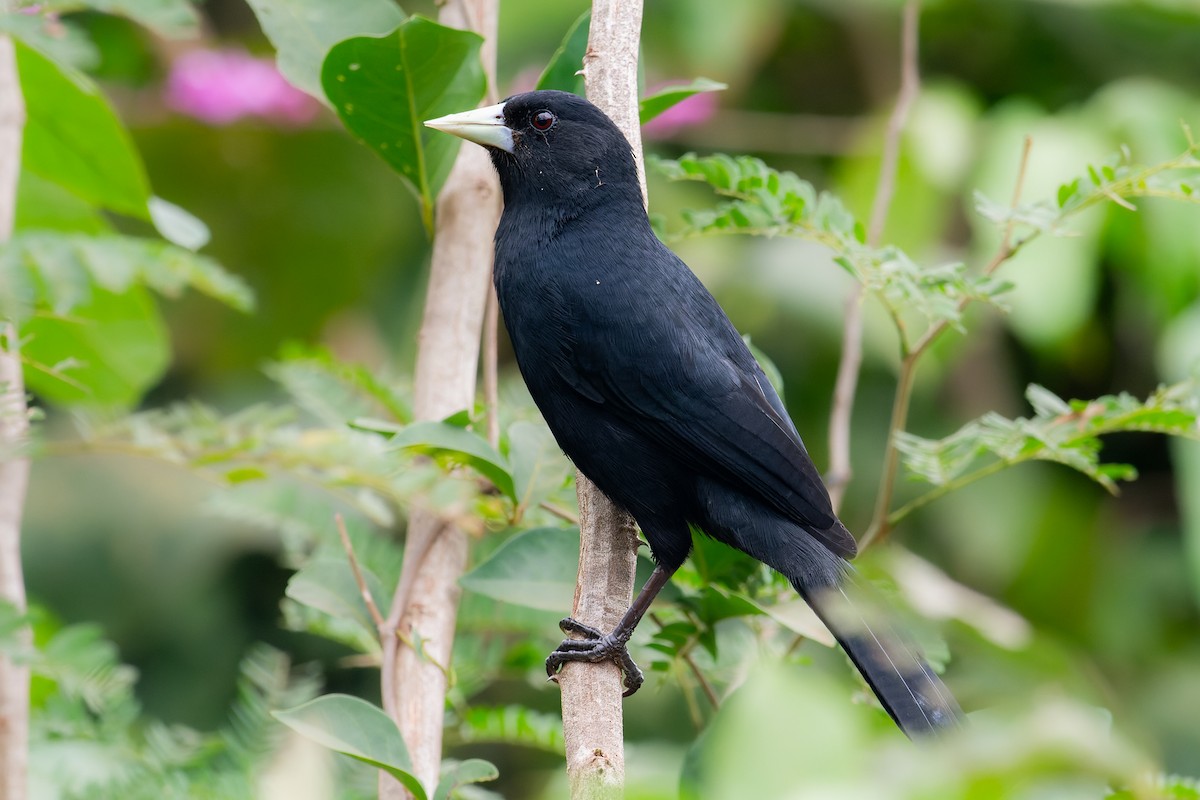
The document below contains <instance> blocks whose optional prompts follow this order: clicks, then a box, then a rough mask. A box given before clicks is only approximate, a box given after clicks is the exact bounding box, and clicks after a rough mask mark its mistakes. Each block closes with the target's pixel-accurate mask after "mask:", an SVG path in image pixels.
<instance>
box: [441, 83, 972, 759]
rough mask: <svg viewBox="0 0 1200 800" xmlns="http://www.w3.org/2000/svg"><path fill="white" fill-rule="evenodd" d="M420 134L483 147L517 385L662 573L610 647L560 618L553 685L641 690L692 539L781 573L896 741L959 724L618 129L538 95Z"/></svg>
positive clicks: (577, 107) (457, 117)
mask: <svg viewBox="0 0 1200 800" xmlns="http://www.w3.org/2000/svg"><path fill="white" fill-rule="evenodd" d="M426 124H427V125H429V126H430V127H432V128H436V129H438V130H441V131H445V132H446V133H451V134H454V135H456V136H461V137H462V138H464V139H467V140H469V141H472V142H476V143H478V144H481V145H483V146H484V147H486V148H487V150H488V153H489V154H490V156H491V159H492V163H493V164H494V165H495V168H496V171H497V172H498V173H499V176H500V186H501V188H502V190H503V194H504V213H503V215H502V216H501V218H500V225H499V228H498V229H497V231H496V262H495V275H494V278H495V284H496V292H497V295H498V297H499V300H500V308H501V310H502V312H503V314H504V321H505V324H506V326H507V327H508V332H509V335H510V337H511V339H512V345H513V350H514V352H515V354H516V358H517V364H518V365H519V367H520V369H521V374H522V376H523V377H524V379H525V383H526V384H527V385H528V386H529V391H530V393H531V394H532V395H533V399H534V402H535V403H537V406H538V408H539V409H540V410H541V412H542V414H543V416H545V418H546V422H547V424H548V425H549V426H550V430H551V431H552V432H553V433H554V436H555V438H556V439H557V440H558V443H559V445H560V446H561V447H562V449H563V451H564V452H565V453H566V454H567V456H568V457H570V459H571V460H572V461H574V462H575V465H576V466H577V467H578V468H579V469H580V471H582V472H583V474H584V475H586V476H587V477H588V478H589V479H591V480H592V481H593V482H594V483H595V484H596V485H597V486H598V487H599V488H600V489H601V491H603V492H604V493H605V494H606V495H608V497H609V498H611V499H612V500H613V501H614V502H615V503H617V504H618V505H620V506H622V507H623V508H625V509H626V510H627V511H629V513H630V514H632V515H633V517H634V519H636V520H637V523H638V525H639V527H640V528H641V530H642V533H643V534H644V535H645V537H646V541H647V542H648V543H649V545H650V549H651V551H652V552H653V554H654V558H655V560H656V562H657V565H658V566H657V568H656V569H655V571H654V573H653V574H652V575H651V577H650V579H649V580H648V581H647V582H646V585H645V586H644V587H643V588H642V590H641V592H640V593H639V594H638V596H637V598H636V599H635V600H634V602H633V604H632V605H631V606H630V608H629V611H628V612H627V613H626V614H625V617H624V618H623V619H622V620H621V622H620V624H619V625H618V626H617V628H616V629H615V630H613V631H612V632H611V633H609V634H605V633H603V632H602V631H598V630H596V629H594V628H590V627H588V626H585V625H582V624H580V623H578V622H576V621H574V620H570V619H568V620H564V621H563V631H564V632H565V633H567V634H568V635H574V636H577V637H580V638H578V639H568V640H567V641H564V642H563V644H562V645H561V646H560V647H559V649H558V650H556V651H555V652H553V653H551V655H550V657H549V658H548V659H547V660H546V668H547V672H548V673H549V674H551V675H554V674H555V673H556V672H557V670H558V668H559V667H560V666H561V665H562V664H563V663H564V662H566V661H600V660H606V659H611V660H614V661H616V662H617V664H618V665H620V666H621V668H622V670H623V672H624V674H625V686H626V689H627V691H626V695H629V694H632V693H633V692H635V691H636V690H637V688H638V687H639V686H640V685H641V683H642V675H641V671H640V670H639V669H638V668H637V666H636V665H635V664H634V663H633V660H632V659H631V658H630V657H629V653H628V651H627V649H626V643H627V642H628V641H629V638H630V636H631V634H632V633H633V629H634V627H635V626H636V625H637V623H638V622H639V621H640V620H641V618H642V615H643V614H645V612H646V610H647V608H648V607H649V606H650V603H651V601H652V600H653V599H654V596H655V595H656V594H657V593H658V591H659V590H660V589H661V588H662V587H663V585H664V584H666V582H667V581H668V580H669V579H670V576H671V575H672V573H674V572H675V570H676V569H678V568H679V566H680V565H681V564H682V563H683V561H684V559H686V558H687V556H688V553H689V552H690V551H691V547H692V528H693V527H695V528H697V529H699V530H701V531H703V532H704V533H705V534H707V535H708V536H711V537H713V538H714V539H717V540H718V541H721V542H724V543H725V544H728V545H730V546H731V547H735V548H737V549H738V550H741V551H742V552H744V553H749V554H750V555H751V556H753V557H754V558H757V559H758V560H759V561H762V562H764V563H766V564H768V565H770V566H771V567H773V568H774V569H776V570H778V571H779V572H781V573H783V575H785V576H786V577H787V578H788V579H789V580H790V581H791V583H792V585H793V586H794V587H795V588H796V591H798V592H799V593H800V595H801V596H802V597H803V598H804V599H805V600H806V601H807V602H808V604H809V605H811V606H812V608H813V609H814V610H815V611H816V613H817V614H818V615H819V616H820V617H821V619H822V620H823V621H824V622H825V624H826V625H827V626H828V627H829V629H830V630H831V631H832V632H833V634H834V636H835V637H836V638H837V640H838V641H839V642H840V643H841V645H842V647H843V648H844V649H845V650H846V652H847V653H848V654H849V656H850V658H851V660H852V661H853V662H854V664H855V665H856V666H857V667H858V669H859V671H860V672H861V673H862V674H863V676H864V677H865V678H866V680H867V683H868V684H869V685H870V686H871V688H872V690H874V692H875V694H876V695H877V696H878V697H879V700H880V702H881V703H882V704H883V707H884V708H885V709H886V710H887V712H888V713H889V714H890V715H891V716H892V719H894V720H895V721H896V724H897V725H899V726H900V728H901V729H902V730H903V731H904V732H905V733H906V734H908V735H910V736H912V735H916V734H922V733H928V732H938V731H941V730H942V729H946V728H952V727H956V726H957V725H959V724H960V720H961V716H962V712H961V711H960V710H959V707H958V705H957V703H956V702H955V701H954V698H953V697H952V696H951V694H950V692H949V691H948V690H947V689H946V687H945V686H944V685H943V684H942V682H941V681H940V680H939V679H938V678H937V676H936V675H935V674H934V673H933V670H932V669H931V668H930V667H929V665H928V664H927V663H926V662H925V660H924V659H923V658H922V657H921V656H920V655H919V654H918V653H917V652H916V650H915V648H914V647H913V646H912V645H910V644H909V643H908V642H907V641H906V640H905V639H904V638H903V637H902V636H900V635H899V634H898V633H897V632H896V631H895V630H894V629H893V628H892V627H891V626H890V625H889V624H888V623H887V622H886V621H881V620H880V619H879V618H878V615H877V614H874V613H872V614H871V615H870V616H871V620H870V623H869V624H868V622H867V620H866V618H865V614H866V611H865V609H867V608H869V607H870V604H867V603H863V602H862V601H861V599H860V598H861V597H862V596H863V593H864V587H863V585H862V581H861V580H860V579H858V578H856V577H855V574H854V571H853V569H852V567H850V565H849V564H848V563H847V559H850V558H853V557H854V555H855V553H856V551H857V545H856V544H855V541H854V537H852V536H851V535H850V532H849V531H847V530H846V528H845V526H844V525H842V523H841V522H840V521H839V520H838V518H837V516H836V515H835V514H834V512H833V508H832V506H831V504H830V501H829V494H828V492H827V490H826V489H825V485H824V484H823V483H822V482H821V476H820V475H819V474H818V472H817V469H816V467H815V466H814V465H813V463H812V461H811V459H810V458H809V456H808V453H807V452H806V451H805V449H804V443H803V442H802V441H801V440H800V435H799V434H798V433H797V432H796V428H795V426H794V425H793V424H792V421H791V419H790V418H789V417H788V415H787V412H786V410H785V409H784V406H783V403H782V401H781V400H780V399H779V396H778V395H777V394H776V393H775V390H774V389H773V388H772V387H771V384H770V383H769V382H768V381H767V378H766V376H765V375H764V374H763V371H762V369H761V368H760V367H759V365H758V363H757V362H756V361H755V359H754V357H753V356H752V355H751V354H750V351H749V349H747V347H746V345H745V343H744V342H743V341H742V337H741V336H739V335H738V332H737V330H736V329H735V328H734V326H733V323H731V322H730V321H729V318H728V317H727V316H725V313H724V312H723V311H722V310H721V307H720V306H719V305H718V304H717V302H716V300H714V299H713V297H712V295H710V294H709V293H708V291H707V290H706V289H705V288H704V286H703V284H701V283H700V280H699V279H698V278H697V277H696V276H695V275H694V274H693V273H692V271H691V270H690V269H688V267H687V265H686V264H684V263H683V262H682V261H681V260H680V259H679V258H678V257H677V256H676V255H675V254H674V253H673V252H671V250H669V249H668V248H667V247H666V246H665V245H663V244H662V242H660V241H659V240H658V238H657V237H656V236H655V235H654V232H653V231H652V230H651V227H650V222H649V219H648V218H647V215H646V210H645V207H644V205H643V202H642V194H641V189H640V185H639V182H638V177H637V171H636V167H635V162H634V158H633V153H632V151H631V149H630V146H629V143H628V141H627V140H626V139H625V137H624V136H623V135H622V133H621V132H620V130H619V129H618V128H617V126H616V125H615V124H614V123H613V122H612V121H611V120H610V119H609V118H608V117H607V116H605V115H604V113H603V112H601V111H600V110H599V109H598V108H596V107H595V106H593V105H592V104H591V103H589V102H588V101H586V100H584V99H583V98H581V97H578V96H576V95H573V94H568V93H566V92H551V91H538V92H529V93H527V94H519V95H515V96H513V97H510V98H508V99H507V100H505V101H504V102H503V103H499V104H497V105H494V106H490V107H488V108H481V109H477V110H474V111H468V112H465V113H461V114H452V115H450V116H446V117H441V118H439V119H435V120H430V121H429V122H427V123H426ZM852 596H854V597H855V600H853V601H852V600H851V597H852Z"/></svg>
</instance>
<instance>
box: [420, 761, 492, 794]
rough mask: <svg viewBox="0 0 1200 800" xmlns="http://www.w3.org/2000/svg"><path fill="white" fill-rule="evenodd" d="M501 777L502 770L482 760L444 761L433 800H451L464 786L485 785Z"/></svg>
mask: <svg viewBox="0 0 1200 800" xmlns="http://www.w3.org/2000/svg"><path fill="white" fill-rule="evenodd" d="M499 777H500V770H498V769H496V765H495V764H493V763H492V762H490V761H484V760H483V759H482V758H468V759H467V760H466V761H449V760H447V761H443V762H442V776H441V780H440V781H439V782H438V786H437V791H435V792H434V793H433V800H450V796H451V795H452V794H453V793H454V791H455V790H456V789H458V788H459V787H460V786H462V785H463V784H467V783H483V782H484V781H494V780H496V778H499Z"/></svg>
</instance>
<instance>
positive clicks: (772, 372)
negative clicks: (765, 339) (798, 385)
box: [742, 335, 784, 400]
mask: <svg viewBox="0 0 1200 800" xmlns="http://www.w3.org/2000/svg"><path fill="white" fill-rule="evenodd" d="M742 341H744V342H745V343H746V347H748V348H750V354H751V355H752V356H754V360H755V361H757V362H758V366H759V367H760V368H761V369H762V371H763V374H764V375H766V376H767V380H768V381H770V382H771V386H772V387H773V388H774V389H775V394H777V395H779V399H780V400H782V399H784V394H783V373H782V372H780V371H779V367H778V366H776V365H775V362H774V361H772V360H771V357H770V356H768V355H767V354H766V353H764V352H763V351H762V350H759V349H758V348H757V347H755V346H754V344H753V343H752V342H751V341H750V337H749V335H745V336H742Z"/></svg>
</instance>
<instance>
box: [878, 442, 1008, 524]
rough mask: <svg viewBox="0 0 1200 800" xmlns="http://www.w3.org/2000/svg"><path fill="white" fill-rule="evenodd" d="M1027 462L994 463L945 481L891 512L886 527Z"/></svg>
mask: <svg viewBox="0 0 1200 800" xmlns="http://www.w3.org/2000/svg"><path fill="white" fill-rule="evenodd" d="M1027 460H1028V459H1017V460H1014V461H995V462H993V463H991V464H988V465H987V466H986V467H981V468H980V469H977V470H975V471H974V472H968V473H967V474H966V475H960V476H958V477H957V478H955V479H954V480H952V481H947V482H945V483H943V484H942V485H941V486H938V487H936V488H934V489H931V490H930V491H928V492H926V493H925V494H923V495H921V496H920V497H918V498H916V499H915V500H910V501H909V502H908V503H906V504H904V505H903V506H901V507H900V508H898V509H896V510H895V511H893V512H892V513H890V514H888V516H887V526H888V528H894V527H896V525H898V524H899V523H900V520H902V519H904V518H905V517H907V516H908V515H909V514H911V513H912V512H914V511H916V510H917V509H919V508H923V507H924V506H926V505H928V504H929V503H932V502H933V501H934V500H938V499H940V498H942V497H944V496H945V495H947V494H949V493H950V492H953V491H955V490H957V489H961V488H963V487H964V486H968V485H970V484H972V483H974V482H975V481H977V480H980V479H981V478H986V477H988V476H989V475H995V474H996V473H997V472H1000V471H1002V470H1005V469H1008V468H1009V467H1011V466H1015V465H1016V464H1020V463H1022V462H1023V461H1027Z"/></svg>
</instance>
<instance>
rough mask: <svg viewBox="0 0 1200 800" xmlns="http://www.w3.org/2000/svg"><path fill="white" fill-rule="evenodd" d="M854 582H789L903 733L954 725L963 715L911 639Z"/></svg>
mask: <svg viewBox="0 0 1200 800" xmlns="http://www.w3.org/2000/svg"><path fill="white" fill-rule="evenodd" d="M860 583H861V582H860V581H857V580H855V579H854V577H853V576H850V575H848V576H847V580H846V581H845V582H843V583H842V584H840V585H836V586H830V587H821V588H819V589H812V588H809V587H805V586H802V585H801V584H800V582H799V581H793V584H794V585H795V587H796V590H797V591H799V592H800V594H801V595H802V596H803V597H804V599H805V600H806V601H807V602H808V604H809V605H810V606H812V608H813V610H814V611H815V612H816V613H817V616H819V617H820V618H821V620H822V621H823V622H824V623H825V625H826V626H827V627H828V628H829V630H830V632H831V633H833V635H834V638H836V639H837V640H838V643H839V644H841V646H842V648H843V649H844V650H845V651H846V654H847V655H849V656H850V660H851V661H852V662H854V665H855V666H856V667H857V668H858V671H859V672H860V673H862V676H863V678H864V679H865V680H866V682H867V685H868V686H870V687H871V690H872V691H873V692H874V693H875V696H876V697H878V698H879V701H880V703H881V704H882V705H883V707H884V709H885V710H886V711H887V713H888V714H889V715H890V716H891V718H892V719H893V720H894V721H895V722H896V725H897V726H899V727H900V729H901V730H902V731H904V733H905V734H907V735H908V736H909V737H910V738H916V737H920V736H928V735H941V734H944V733H946V732H948V731H951V730H955V729H957V728H960V727H961V726H962V724H963V720H964V715H963V712H962V709H961V708H960V707H959V705H958V702H957V701H956V700H955V699H954V695H953V694H951V693H950V690H949V689H948V688H947V687H946V685H945V684H944V683H943V682H942V680H941V678H939V677H938V675H937V673H935V672H934V670H933V667H931V666H930V665H929V662H928V661H926V660H925V658H924V656H922V655H921V652H920V650H919V648H917V646H916V645H915V644H914V643H913V642H912V640H911V638H910V637H907V636H905V635H903V634H902V633H900V632H899V631H897V629H896V628H895V626H894V625H892V624H891V622H889V621H888V619H887V618H886V615H884V614H882V613H880V612H878V611H876V610H875V609H876V608H877V607H878V603H876V602H872V601H871V599H869V598H868V597H867V595H869V594H870V593H869V592H867V591H865V590H864V589H863V587H862V586H861V585H860Z"/></svg>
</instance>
